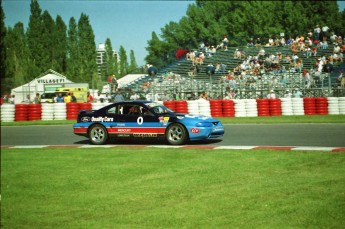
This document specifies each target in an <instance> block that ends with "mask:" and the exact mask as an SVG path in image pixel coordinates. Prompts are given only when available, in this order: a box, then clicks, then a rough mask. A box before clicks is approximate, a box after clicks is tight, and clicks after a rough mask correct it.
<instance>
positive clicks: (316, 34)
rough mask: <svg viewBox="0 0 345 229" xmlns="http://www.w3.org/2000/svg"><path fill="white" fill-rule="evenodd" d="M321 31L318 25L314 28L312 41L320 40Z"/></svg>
mask: <svg viewBox="0 0 345 229" xmlns="http://www.w3.org/2000/svg"><path fill="white" fill-rule="evenodd" d="M320 33H321V29H320V26H319V25H316V27H315V28H314V40H320Z"/></svg>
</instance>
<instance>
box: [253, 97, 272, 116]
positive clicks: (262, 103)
mask: <svg viewBox="0 0 345 229" xmlns="http://www.w3.org/2000/svg"><path fill="white" fill-rule="evenodd" d="M256 103H257V106H258V116H270V110H269V102H268V99H256Z"/></svg>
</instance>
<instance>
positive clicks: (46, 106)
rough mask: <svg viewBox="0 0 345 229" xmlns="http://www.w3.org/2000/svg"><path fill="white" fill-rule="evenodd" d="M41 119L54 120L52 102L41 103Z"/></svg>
mask: <svg viewBox="0 0 345 229" xmlns="http://www.w3.org/2000/svg"><path fill="white" fill-rule="evenodd" d="M41 106H42V120H54V103H42V104H41Z"/></svg>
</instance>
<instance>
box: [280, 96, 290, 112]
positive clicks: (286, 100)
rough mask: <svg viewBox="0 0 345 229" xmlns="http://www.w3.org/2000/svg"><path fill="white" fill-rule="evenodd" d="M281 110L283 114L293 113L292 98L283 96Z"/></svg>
mask: <svg viewBox="0 0 345 229" xmlns="http://www.w3.org/2000/svg"><path fill="white" fill-rule="evenodd" d="M280 101H281V110H282V115H283V116H288V115H293V109H292V100H291V98H281V99H280Z"/></svg>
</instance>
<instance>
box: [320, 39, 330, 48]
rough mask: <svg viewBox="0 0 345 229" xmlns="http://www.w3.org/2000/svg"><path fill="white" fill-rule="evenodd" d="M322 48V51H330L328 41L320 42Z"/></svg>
mask: <svg viewBox="0 0 345 229" xmlns="http://www.w3.org/2000/svg"><path fill="white" fill-rule="evenodd" d="M320 47H321V48H322V49H328V43H327V41H321V42H320Z"/></svg>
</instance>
